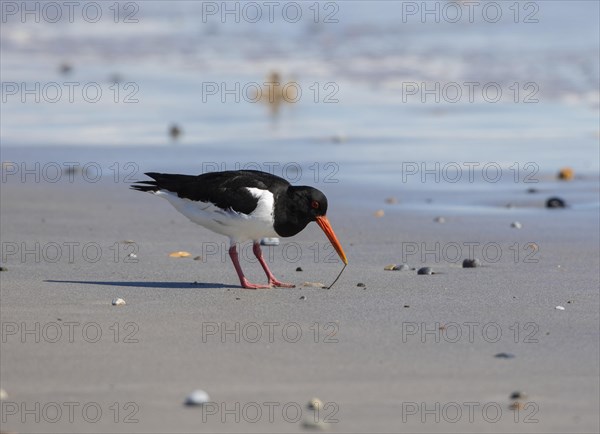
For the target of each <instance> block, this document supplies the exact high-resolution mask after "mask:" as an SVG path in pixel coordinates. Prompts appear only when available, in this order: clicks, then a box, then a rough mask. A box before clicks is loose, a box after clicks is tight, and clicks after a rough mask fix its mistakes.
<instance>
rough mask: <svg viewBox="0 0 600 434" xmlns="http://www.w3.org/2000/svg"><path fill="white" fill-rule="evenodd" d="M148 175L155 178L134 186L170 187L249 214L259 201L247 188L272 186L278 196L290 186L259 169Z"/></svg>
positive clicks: (150, 189) (181, 194)
mask: <svg viewBox="0 0 600 434" xmlns="http://www.w3.org/2000/svg"><path fill="white" fill-rule="evenodd" d="M146 175H147V176H149V177H150V178H152V179H153V180H154V181H139V182H138V183H137V184H136V185H132V186H131V188H133V189H134V190H138V191H148V192H155V191H158V190H167V191H171V192H173V193H176V194H177V196H179V197H181V198H184V199H190V200H195V201H200V202H210V203H213V204H214V205H216V206H218V207H219V208H222V209H229V208H231V209H233V210H234V211H237V212H240V213H243V214H250V213H251V212H252V211H254V209H255V208H256V205H257V203H258V200H257V199H256V198H255V197H254V196H252V194H251V193H250V192H249V191H248V188H259V189H261V190H269V191H271V193H273V195H274V196H275V197H277V196H278V195H279V194H280V193H281V192H283V191H285V190H287V188H288V187H289V186H290V183H289V182H287V181H286V180H285V179H283V178H280V177H278V176H275V175H271V174H270V173H266V172H260V171H256V170H235V171H226V172H210V173H205V174H203V175H198V176H192V175H174V174H169V173H155V172H148V173H146Z"/></svg>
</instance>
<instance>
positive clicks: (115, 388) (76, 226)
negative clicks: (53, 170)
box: [0, 178, 599, 433]
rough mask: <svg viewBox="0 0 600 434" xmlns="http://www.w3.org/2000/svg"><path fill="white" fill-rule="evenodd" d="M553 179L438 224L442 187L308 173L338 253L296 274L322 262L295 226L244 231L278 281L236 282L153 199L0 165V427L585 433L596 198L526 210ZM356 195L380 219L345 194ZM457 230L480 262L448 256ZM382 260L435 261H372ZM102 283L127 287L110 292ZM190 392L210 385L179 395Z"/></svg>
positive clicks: (205, 241)
mask: <svg viewBox="0 0 600 434" xmlns="http://www.w3.org/2000/svg"><path fill="white" fill-rule="evenodd" d="M595 183H597V179H593V178H592V179H588V180H587V181H580V182H579V183H577V181H574V182H573V183H571V184H570V185H569V186H568V190H569V193H567V194H568V197H578V196H577V194H580V196H582V197H587V198H589V197H592V198H593V197H594V195H597V193H598V192H597V187H594V184H595ZM564 185H565V184H564V183H560V182H559V181H548V182H546V183H544V184H543V185H542V186H540V187H539V188H540V189H541V191H540V192H539V193H537V194H536V195H532V194H527V193H525V187H524V186H523V185H516V186H515V187H514V191H513V192H512V193H510V194H509V195H507V197H502V195H501V194H499V195H497V196H496V197H494V200H497V206H489V207H488V211H487V212H473V211H470V212H469V211H465V210H460V209H458V210H453V211H447V212H446V213H445V214H444V216H445V222H444V223H437V222H435V221H434V219H435V217H437V216H438V215H440V209H438V208H437V207H436V203H437V199H440V200H441V199H442V196H444V197H446V199H447V200H452V195H451V194H450V195H448V194H447V193H445V194H442V195H438V196H435V195H433V196H431V197H430V198H431V200H430V201H428V202H429V203H425V201H423V203H424V204H423V205H422V206H419V207H416V206H412V207H411V206H409V205H407V204H405V203H403V201H402V196H401V194H402V191H401V190H400V189H394V191H383V190H381V189H379V190H378V189H369V188H365V189H364V191H360V190H356V189H352V188H350V187H348V186H344V185H335V186H331V188H329V189H327V188H325V187H327V186H325V187H323V190H324V191H326V192H327V194H328V196H329V200H330V204H331V205H330V212H329V217H330V220H331V222H332V224H333V227H334V229H335V230H336V233H337V234H338V237H339V238H340V240H341V241H342V244H343V246H344V248H345V250H346V253H347V255H348V258H349V262H350V265H349V266H348V267H347V269H346V270H345V272H344V274H343V275H342V277H341V279H340V280H339V281H338V283H337V284H336V286H335V287H334V288H333V289H331V290H326V289H320V288H314V287H303V283H304V282H323V283H325V284H328V283H330V282H331V281H332V280H333V278H334V277H335V276H336V275H337V273H338V272H339V270H340V268H341V263H340V262H339V260H337V259H336V257H335V256H333V255H331V252H332V250H330V247H329V246H328V245H327V244H328V243H327V242H326V241H327V240H326V238H325V237H324V236H323V234H322V233H321V231H320V230H319V229H318V227H316V225H310V226H309V227H308V228H307V229H306V230H305V231H304V232H302V233H301V234H299V235H298V236H296V237H294V238H291V239H282V244H281V245H280V246H278V247H269V248H267V247H265V248H264V249H265V252H266V254H267V255H268V257H269V262H270V264H271V267H272V269H273V270H274V272H275V273H276V274H277V276H278V277H280V278H282V279H283V280H287V281H291V282H294V283H295V284H296V285H297V287H296V288H294V289H271V290H259V291H253V290H244V289H241V288H240V287H239V286H238V282H237V278H236V276H235V273H234V271H233V267H232V266H231V264H230V263H229V259H228V258H227V257H226V255H225V253H226V252H224V251H223V248H224V247H226V244H225V241H226V240H225V239H224V238H222V237H220V236H218V235H215V234H212V233H210V232H209V231H206V230H204V229H202V228H200V227H198V226H196V225H194V224H193V223H191V222H189V221H187V220H186V219H185V217H183V216H181V215H179V214H178V213H177V212H176V211H175V210H174V209H172V208H171V207H170V205H169V204H168V203H167V202H166V201H162V200H159V199H158V198H155V197H152V196H151V195H149V194H142V193H138V192H134V191H131V190H128V189H127V185H126V184H124V183H114V182H111V181H106V180H103V181H101V182H99V183H94V184H92V183H88V182H83V181H81V180H80V181H76V182H73V183H68V182H63V181H61V182H59V183H56V184H51V183H44V182H41V183H27V182H26V183H22V182H18V181H17V182H14V181H11V180H9V181H8V182H6V183H3V184H2V198H1V219H2V228H1V237H2V245H3V253H2V254H3V259H2V266H3V267H5V268H6V271H3V272H2V273H1V274H0V278H1V288H2V289H1V291H2V292H1V297H2V304H1V310H0V313H1V317H2V354H1V364H0V367H1V371H0V374H1V377H2V388H3V390H4V391H5V392H6V394H7V397H6V399H3V401H2V405H3V413H2V415H3V421H2V430H3V432H4V431H6V432H19V433H24V432H34V433H51V432H56V433H58V432H152V433H159V432H178V433H179V432H182V433H187V432H305V431H307V430H308V431H310V430H313V429H319V430H320V429H327V430H330V431H331V432H382V433H388V432H389V433H392V432H444V433H446V432H448V433H450V432H457V433H458V432H532V433H533V432H535V433H541V432H586V433H587V432H590V433H591V432H597V431H598V428H599V425H598V413H597V408H598V405H599V398H598V396H599V394H598V392H599V378H598V369H599V359H598V348H599V347H598V341H599V339H598V337H599V331H598V330H599V322H598V303H599V298H598V261H599V257H598V242H599V239H598V213H597V209H586V208H585V207H584V206H578V204H577V203H575V204H572V205H573V206H572V207H571V208H568V209H563V210H548V209H544V208H543V206H541V205H543V199H544V198H545V197H547V196H549V195H551V194H553V193H554V192H555V191H556V190H558V189H563V190H562V192H563V193H564V192H565V190H564V188H565V187H564ZM590 185H591V187H590ZM363 194H364V195H365V196H368V197H369V198H370V200H372V201H374V202H379V203H380V208H381V209H383V210H384V211H385V215H384V216H383V217H381V218H377V217H375V216H374V215H373V211H374V210H373V209H371V208H370V207H365V206H357V204H356V203H355V199H353V198H354V197H356V196H357V195H358V196H362V195H363ZM394 194H395V195H396V196H398V197H400V199H401V200H400V202H399V203H397V204H385V203H384V199H385V198H386V197H389V196H390V195H394ZM407 194H408V193H407ZM414 196H415V197H418V196H419V195H418V194H416V193H415V195H414ZM416 200H417V199H415V201H416ZM419 200H420V199H419ZM519 200H521V201H522V202H521V203H522V204H523V206H519V207H515V208H510V209H508V208H505V207H504V206H503V205H501V204H504V203H507V202H511V201H513V202H515V203H519V202H518V201H519ZM413 205H414V203H413ZM428 207H430V208H429V209H428ZM516 220H518V221H519V222H520V223H521V224H522V228H521V229H515V228H511V227H510V224H511V222H513V221H516ZM124 241H130V242H131V241H132V242H133V243H129V244H127V243H124ZM23 243H24V244H23ZM35 243H39V247H36V245H35ZM436 243H439V245H440V247H436ZM531 243H534V244H535V245H536V246H537V247H532V246H530V244H531ZM457 245H458V246H462V247H461V248H460V249H459V250H456V246H457ZM468 245H471V246H472V248H473V249H475V250H473V252H474V255H473V256H475V257H477V258H478V259H480V261H481V262H482V266H481V267H478V268H472V269H464V268H462V266H461V264H462V260H463V259H465V258H468V257H469V256H470V255H469V252H468V249H467V247H466V246H468ZM57 246H58V247H57ZM69 246H71V247H69ZM86 246H87V247H86ZM415 246H416V249H417V250H416V252H415V250H414V249H415ZM484 246H487V247H486V248H485V251H484ZM490 246H491V247H490ZM15 248H16V249H17V251H15V250H14V249H15ZM498 248H499V249H500V253H501V257H500V258H499V259H498V258H497V254H496V253H494V252H495V250H497V249H498ZM69 249H71V250H69ZM411 249H412V250H411ZM453 249H454V250H453ZM27 251H28V252H29V253H27ZM36 251H37V253H35V252H36ZM173 251H188V252H190V253H191V255H192V256H191V257H188V258H171V257H169V256H168V255H169V253H171V252H173ZM427 251H429V253H428V254H426V253H427ZM57 252H58V253H60V257H58V255H57ZM247 252H249V250H247ZM456 252H458V253H459V254H458V256H459V257H457V254H456ZM129 253H134V254H135V256H137V257H132V256H128V254H129ZM422 254H425V257H422ZM197 256H202V258H201V259H200V258H196V260H194V259H193V258H194V257H197ZM241 256H242V257H243V258H244V259H243V260H242V263H243V266H244V269H245V271H246V272H247V274H248V276H249V277H250V278H251V280H253V281H257V282H260V281H262V280H264V276H263V275H262V272H261V271H260V268H259V267H258V264H257V263H256V262H253V263H252V262H250V261H249V260H248V259H249V258H250V256H249V255H248V254H246V255H245V256H244V253H242V255H241ZM57 257H58V259H57ZM332 258H333V260H332ZM457 258H458V259H457ZM403 262H406V263H407V264H408V265H410V266H411V267H413V268H420V267H424V266H429V267H431V268H433V270H434V272H435V273H436V274H433V275H417V273H416V271H415V270H407V271H385V270H384V267H385V266H386V265H388V264H393V263H395V264H400V263H403ZM297 267H301V268H302V270H303V271H301V272H299V271H296V269H297ZM359 283H363V284H364V287H362V286H357V284H359ZM118 297H120V298H123V299H124V300H125V301H126V303H127V304H126V305H124V306H112V305H111V301H112V300H113V299H114V298H118ZM301 297H305V298H304V299H301ZM556 306H563V307H564V308H565V309H564V310H558V309H556ZM499 353H506V354H505V355H507V356H508V358H501V357H496V355H498V354H499ZM513 356H514V357H513ZM197 389H201V390H204V391H206V392H207V393H208V394H209V396H210V403H209V404H205V405H204V406H199V407H198V406H196V407H193V406H186V405H184V401H185V399H186V396H188V394H190V393H191V392H193V391H194V390H197ZM514 392H522V397H521V398H518V399H516V398H513V399H511V394H512V393H514ZM313 397H317V398H319V399H320V400H321V401H322V402H323V408H322V409H321V410H320V412H318V413H315V411H314V410H309V409H307V408H306V404H307V402H308V401H309V399H311V398H313ZM515 401H517V402H519V404H513V403H514V402H515ZM511 405H513V407H511ZM515 406H516V407H515ZM57 409H60V410H57ZM70 410H71V411H70ZM315 421H316V422H317V423H315Z"/></svg>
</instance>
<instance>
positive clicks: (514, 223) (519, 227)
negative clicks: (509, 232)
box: [510, 222, 523, 229]
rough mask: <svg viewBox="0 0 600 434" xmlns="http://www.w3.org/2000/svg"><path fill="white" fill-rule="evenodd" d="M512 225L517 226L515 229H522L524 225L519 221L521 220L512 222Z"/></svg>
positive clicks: (512, 226)
mask: <svg viewBox="0 0 600 434" xmlns="http://www.w3.org/2000/svg"><path fill="white" fill-rule="evenodd" d="M510 227H511V228H515V229H521V228H522V227H523V225H522V224H521V223H519V222H512V223H511V224H510Z"/></svg>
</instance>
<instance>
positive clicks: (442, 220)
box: [433, 217, 446, 223]
mask: <svg viewBox="0 0 600 434" xmlns="http://www.w3.org/2000/svg"><path fill="white" fill-rule="evenodd" d="M433 221H434V222H436V223H446V219H445V218H444V217H436V218H434V219H433Z"/></svg>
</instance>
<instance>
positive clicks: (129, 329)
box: [1, 319, 140, 344]
mask: <svg viewBox="0 0 600 434" xmlns="http://www.w3.org/2000/svg"><path fill="white" fill-rule="evenodd" d="M1 325H2V326H1V329H2V343H3V344H6V343H21V344H40V343H42V344H57V343H68V344H73V343H79V342H85V343H88V344H96V343H98V342H113V343H115V344H137V343H139V342H140V340H139V336H138V333H139V331H140V327H139V325H138V324H137V323H135V322H131V321H129V322H124V323H120V322H117V321H116V322H114V323H110V324H99V323H97V322H93V321H89V322H80V321H63V320H62V319H57V320H56V321H49V322H39V321H36V322H27V321H2V323H1Z"/></svg>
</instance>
